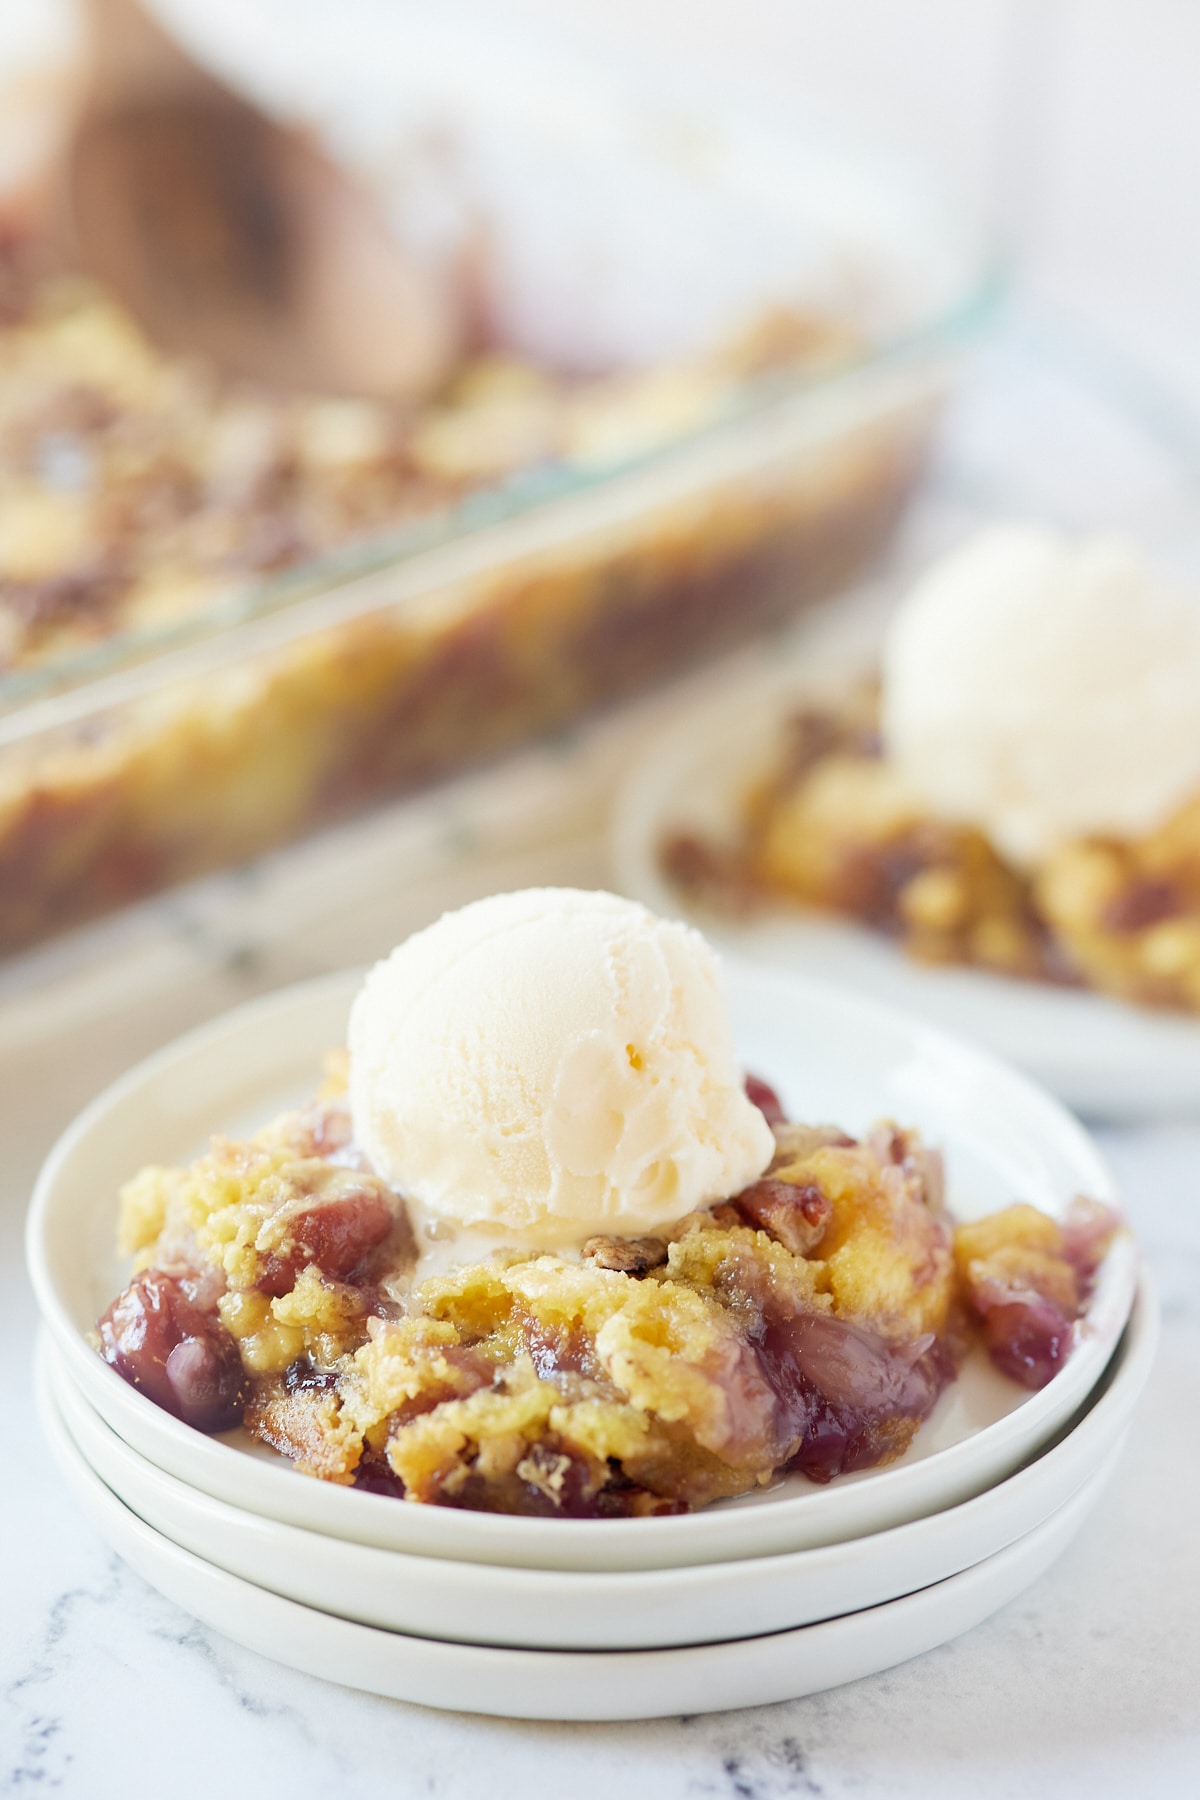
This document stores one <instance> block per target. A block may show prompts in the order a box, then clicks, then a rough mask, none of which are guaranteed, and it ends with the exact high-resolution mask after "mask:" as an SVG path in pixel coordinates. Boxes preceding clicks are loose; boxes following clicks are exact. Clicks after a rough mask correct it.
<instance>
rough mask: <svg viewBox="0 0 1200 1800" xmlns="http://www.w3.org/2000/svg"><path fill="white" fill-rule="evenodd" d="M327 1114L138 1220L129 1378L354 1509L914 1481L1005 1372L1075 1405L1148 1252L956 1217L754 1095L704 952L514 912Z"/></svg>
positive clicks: (658, 928) (165, 1184) (827, 1131)
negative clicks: (937, 1427) (937, 1423)
mask: <svg viewBox="0 0 1200 1800" xmlns="http://www.w3.org/2000/svg"><path fill="white" fill-rule="evenodd" d="M349 1043H350V1052H349V1057H348V1058H347V1056H346V1055H345V1054H344V1053H338V1054H336V1055H334V1056H333V1057H332V1058H331V1061H330V1068H329V1072H328V1077H327V1080H326V1083H325V1086H324V1087H323V1089H322V1090H321V1092H320V1094H319V1095H318V1097H317V1098H316V1099H315V1100H314V1101H313V1102H312V1103H311V1104H310V1105H308V1106H306V1107H303V1108H301V1109H300V1110H299V1111H297V1112H294V1113H291V1114H288V1115H287V1116H285V1117H283V1118H281V1119H278V1120H276V1121H275V1122H274V1123H273V1124H271V1125H269V1126H267V1127H266V1128H265V1129H263V1130H262V1131H260V1132H258V1133H257V1134H256V1135H255V1136H253V1137H252V1138H249V1139H245V1140H238V1141H231V1140H227V1139H217V1140H214V1142H213V1145H212V1147H211V1149H210V1150H209V1151H208V1153H207V1154H206V1155H204V1156H202V1157H200V1158H199V1159H198V1160H197V1161H196V1162H194V1163H193V1164H192V1165H190V1166H189V1167H186V1168H174V1169H164V1168H148V1169H144V1170H143V1171H142V1172H141V1173H140V1174H138V1175H136V1176H135V1177H134V1178H133V1180H132V1181H130V1183H129V1184H128V1185H127V1187H126V1188H125V1190H124V1192H123V1194H122V1196H121V1228H120V1229H121V1247H122V1250H123V1252H124V1253H126V1254H128V1255H131V1256H132V1257H133V1259H134V1273H133V1276H132V1279H131V1281H130V1283H129V1285H128V1287H127V1288H126V1289H125V1291H124V1292H123V1293H122V1294H121V1295H120V1296H119V1297H118V1298H117V1299H116V1300H115V1301H114V1302H113V1304H112V1305H111V1306H110V1307H109V1309H108V1311H107V1312H106V1313H105V1314H104V1315H103V1317H102V1318H101V1319H100V1321H99V1324H98V1327H97V1336H96V1345H97V1348H98V1350H99V1353H100V1354H101V1355H102V1356H103V1357H104V1358H105V1360H106V1361H107V1362H109V1363H110V1364H111V1365H112V1367H113V1368H115V1369H116V1370H117V1371H118V1372H119V1373H120V1374H121V1375H122V1376H123V1377H124V1378H125V1379H126V1380H127V1381H129V1382H130V1383H132V1384H133V1385H134V1386H135V1387H137V1388H139V1389H140V1390H141V1391H142V1392H143V1393H144V1394H146V1395H147V1397H148V1398H149V1399H151V1400H153V1401H154V1402H155V1403H157V1404H158V1405H160V1406H162V1407H164V1408H166V1409H167V1410H168V1411H169V1412H171V1413H173V1414H175V1415H176V1416H177V1417H178V1418H180V1419H182V1420H184V1421H185V1422H186V1423H188V1424H191V1425H194V1426H196V1427H198V1428H199V1429H201V1430H205V1431H222V1430H225V1429H228V1428H230V1427H233V1426H236V1425H238V1424H243V1425H244V1426H245V1427H246V1429H247V1430H248V1431H249V1432H250V1433H251V1434H252V1435H253V1436H255V1437H257V1438H258V1439H260V1440H262V1441H263V1442H264V1443H266V1444H269V1445H271V1446H272V1447H274V1448H275V1449H276V1450H278V1451H280V1452H282V1453H283V1454H284V1455H285V1456H287V1457H289V1458H291V1459H292V1460H293V1461H294V1462H295V1464H296V1466H297V1467H298V1468H299V1469H301V1470H303V1471H304V1472H306V1473H308V1474H310V1475H314V1476H319V1477H321V1478H323V1479H325V1480H329V1481H334V1482H338V1483H342V1484H344V1485H352V1486H358V1487H363V1488H367V1489H369V1490H371V1491H373V1492H378V1493H384V1494H392V1495H395V1496H397V1497H398V1498H403V1499H405V1500H407V1501H410V1502H421V1503H426V1504H436V1505H442V1506H452V1507H469V1508H477V1509H484V1510H491V1511H498V1512H508V1513H529V1514H534V1515H542V1516H546V1517H622V1516H631V1515H645V1514H655V1513H664V1512H679V1511H687V1510H690V1509H693V1508H696V1507H700V1506H703V1505H705V1504H707V1503H709V1502H711V1501H714V1500H718V1499H723V1498H728V1497H731V1496H734V1495H738V1494H743V1493H746V1492H749V1491H751V1490H753V1489H756V1488H760V1487H762V1486H764V1485H767V1484H769V1483H771V1482H773V1481H774V1480H775V1479H776V1478H778V1477H779V1476H781V1475H782V1474H783V1473H785V1472H789V1471H796V1472H799V1473H802V1474H803V1475H805V1476H807V1477H809V1478H810V1479H811V1480H813V1481H817V1482H827V1481H829V1480H830V1479H831V1478H833V1477H835V1476H838V1475H841V1474H844V1473H847V1472H850V1471H853V1470H858V1469H865V1468H869V1467H871V1466H874V1465H877V1464H881V1463H886V1462H888V1461H890V1460H892V1459H893V1458H895V1457H897V1456H899V1455H900V1454H902V1453H903V1451H904V1450H905V1449H906V1448H907V1447H908V1445H909V1444H910V1443H911V1442H912V1440H913V1437H914V1435H915V1433H916V1432H917V1431H918V1429H919V1427H920V1425H921V1423H922V1421H923V1420H924V1419H925V1418H926V1417H927V1416H928V1415H929V1413H930V1412H931V1410H932V1409H933V1407H934V1405H935V1404H936V1402H937V1400H938V1398H939V1396H940V1395H941V1394H942V1392H943V1391H944V1389H945V1388H946V1387H947V1386H948V1385H949V1384H950V1383H952V1382H953V1381H954V1380H955V1377H956V1373H957V1371H958V1370H959V1368H960V1366H961V1365H962V1362H963V1360H964V1358H965V1357H966V1356H967V1355H968V1354H969V1352H970V1351H971V1349H972V1346H974V1345H977V1344H983V1345H985V1346H986V1349H987V1352H988V1354H989V1355H990V1356H991V1358H992V1361H993V1362H994V1363H995V1364H996V1366H997V1367H998V1368H999V1369H1001V1370H1002V1371H1003V1372H1004V1374H1005V1375H1007V1376H1009V1377H1011V1378H1012V1379H1013V1380H1014V1381H1016V1382H1019V1383H1021V1384H1022V1385H1023V1386H1025V1387H1026V1388H1039V1387H1042V1386H1044V1385H1045V1384H1046V1383H1047V1382H1049V1381H1050V1380H1051V1379H1052V1378H1053V1376H1054V1375H1055V1372H1056V1370H1057V1369H1058V1368H1059V1367H1060V1366H1061V1365H1062V1363H1063V1361H1064V1359H1065V1358H1066V1357H1067V1356H1068V1355H1069V1353H1070V1351H1071V1348H1072V1345H1073V1343H1074V1341H1075V1332H1076V1321H1077V1320H1078V1319H1079V1317H1080V1315H1081V1312H1082V1310H1083V1308H1084V1306H1085V1304H1086V1301H1087V1298H1088V1295H1089V1293H1090V1290H1091V1285H1092V1281H1093V1278H1094V1275H1095V1272H1096V1270H1097V1268H1098V1266H1099V1264H1100V1261H1101V1259H1102V1257H1103V1255H1104V1252H1105V1250H1106V1248H1107V1246H1108V1243H1109V1241H1110V1240H1111V1238H1112V1236H1113V1234H1114V1232H1115V1230H1116V1229H1117V1224H1118V1221H1117V1219H1116V1216H1115V1215H1114V1214H1113V1213H1112V1212H1111V1210H1109V1209H1107V1208H1104V1207H1102V1206H1099V1205H1097V1204H1093V1203H1090V1202H1088V1201H1086V1200H1083V1199H1080V1200H1077V1201H1076V1202H1074V1203H1073V1205H1072V1206H1071V1207H1070V1209H1069V1210H1068V1212H1067V1213H1066V1215H1065V1217H1064V1218H1063V1220H1062V1221H1061V1222H1060V1221H1056V1220H1054V1219H1051V1218H1049V1217H1048V1216H1046V1215H1045V1214H1044V1213H1042V1212H1039V1211H1038V1210H1037V1209H1035V1208H1034V1207H1032V1206H1028V1205H1022V1204H1016V1205H1013V1206H1011V1207H1008V1208H1007V1209H1005V1210H1003V1211H1000V1212H997V1213H995V1214H992V1215H991V1216H988V1217H986V1218H983V1219H981V1220H979V1221H977V1222H975V1223H972V1224H964V1225H957V1226H956V1224H955V1222H954V1220H953V1218H952V1217H951V1216H950V1214H949V1213H948V1211H947V1209H946V1205H945V1199H944V1194H943V1177H942V1169H941V1162H940V1158H939V1156H938V1154H937V1152H936V1150H934V1149H932V1148H930V1147H928V1146H926V1145H924V1144H922V1142H921V1141H920V1139H919V1137H918V1135H917V1133H916V1132H914V1131H912V1130H907V1129H904V1128H903V1127H901V1126H898V1125H896V1124H893V1123H891V1122H882V1123H880V1124H879V1125H878V1126H876V1127H875V1128H873V1129H872V1130H871V1131H869V1132H868V1133H867V1134H866V1135H865V1136H864V1137H862V1138H860V1139H855V1138H853V1137H851V1136H850V1135H848V1134H847V1133H845V1132H843V1131H841V1130H839V1129H837V1128H836V1126H829V1125H819V1124H818V1125H807V1124H797V1123H795V1122H794V1121H791V1120H789V1119H787V1118H786V1117H785V1116H784V1112H783V1108H782V1106H781V1105H780V1102H779V1100H778V1098H777V1097H776V1095H775V1093H774V1092H773V1091H772V1089H771V1088H770V1087H769V1086H768V1085H766V1084H765V1083H764V1082H763V1081H761V1080H759V1079H757V1078H753V1077H751V1078H748V1079H746V1080H745V1082H744V1083H743V1080H742V1077H741V1074H740V1071H739V1070H738V1068H737V1065H736V1061H735V1059H734V1055H733V1046H732V1038H731V1034H730V1029H729V1025H728V1020H727V1018H726V1017H725V1014H724V1010H723V1003H722V999H721V991H720V986H719V979H718V974H717V969H716V964H715V959H714V958H713V956H712V953H711V952H710V951H709V950H708V948H707V946H706V945H705V943H704V941H703V939H702V938H700V937H699V935H698V934H697V933H695V932H693V931H691V930H690V929H689V928H687V927H686V926H683V925H679V924H674V923H667V922H665V921H661V920H657V919H655V918H654V917H653V915H651V914H649V913H648V912H646V911H645V909H644V908H641V907H638V906H635V905H633V904H632V903H630V902H625V901H620V900H616V899H614V898H613V897H612V896H608V895H584V894H576V893H573V892H570V891H549V892H534V893H530V894H517V895H509V896H501V897H500V898H498V899H496V900H492V901H485V902H480V903H477V904H476V905H475V906H472V907H468V908H466V909H464V910H463V911H462V912H461V913H458V914H452V915H448V916H447V918H445V919H443V920H442V921H441V922H440V923H439V924H438V925H436V926H434V927H431V928H430V929H429V930H428V931H425V932H422V933H419V934H418V935H417V936H416V937H415V938H412V939H410V940H408V942H407V943H406V944H404V945H402V946H401V947H400V949H399V950H398V951H396V952H395V953H394V955H393V957H392V958H391V959H390V960H389V961H388V962H387V963H384V964H381V965H379V967H378V968H377V969H376V970H375V971H374V972H373V973H372V975H371V977H370V978H369V980H368V982H367V985H366V987H365V988H364V990H363V992H362V994H361V995H360V998H359V1000H358V1002H357V1003H356V1006H355V1008H354V1012H353V1014H352V1017H351V1025H350V1034H349Z"/></svg>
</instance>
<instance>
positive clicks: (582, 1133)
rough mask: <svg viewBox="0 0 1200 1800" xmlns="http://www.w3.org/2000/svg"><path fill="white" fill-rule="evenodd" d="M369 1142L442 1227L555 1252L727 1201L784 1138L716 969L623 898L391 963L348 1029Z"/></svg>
mask: <svg viewBox="0 0 1200 1800" xmlns="http://www.w3.org/2000/svg"><path fill="white" fill-rule="evenodd" d="M349 1045H350V1101H351V1111H352V1115H353V1121H354V1130H355V1136H356V1138H357V1140H358V1142H359V1143H360V1144H361V1145H362V1147H363V1148H364V1150H365V1151H366V1153H367V1155H368V1156H369V1157H370V1159H371V1161H372V1163H373V1164H374V1166H375V1168H376V1169H377V1170H378V1171H379V1173H380V1174H381V1175H383V1176H384V1178H385V1179H386V1180H387V1181H389V1182H390V1183H391V1184H392V1186H393V1187H395V1188H396V1189H397V1191H398V1192H400V1193H401V1194H403V1195H404V1196H405V1197H406V1198H407V1199H409V1200H410V1201H412V1202H415V1203H416V1207H417V1209H418V1210H419V1211H420V1212H423V1213H424V1214H425V1215H426V1216H427V1217H429V1218H432V1219H434V1220H442V1221H446V1222H447V1223H448V1224H450V1225H452V1226H456V1227H479V1228H486V1229H487V1230H488V1231H490V1233H491V1234H492V1235H493V1236H494V1235H495V1234H496V1233H497V1232H499V1233H500V1234H502V1235H503V1236H506V1237H508V1238H510V1239H511V1241H512V1242H514V1243H519V1244H522V1245H529V1246H535V1247H537V1248H538V1249H555V1248H561V1247H565V1246H569V1245H572V1244H577V1243H579V1242H581V1241H582V1240H583V1239H584V1238H586V1237H588V1236H590V1235H592V1234H593V1233H596V1232H607V1233H612V1234H616V1235H624V1236H637V1235H640V1234H643V1233H646V1232H651V1231H654V1230H657V1229H660V1228H661V1227H662V1226H664V1225H666V1224H668V1223H670V1222H671V1221H672V1220H674V1219H677V1218H680V1217H681V1216H682V1215H683V1214H684V1213H687V1212H689V1211H692V1210H694V1209H695V1208H696V1207H698V1206H703V1205H706V1204H710V1203H712V1202H714V1201H717V1200H720V1199H724V1198H727V1197H728V1196H729V1195H731V1194H734V1193H737V1192H738V1191H739V1190H740V1189H741V1188H743V1187H745V1186H747V1185H748V1184H749V1183H750V1182H752V1181H754V1180H756V1179H757V1177H758V1176H759V1175H760V1174H761V1173H762V1171H763V1170H764V1169H765V1167H766V1165H767V1163H768V1162H769V1160H770V1158H771V1155H772V1152H773V1150H774V1139H773V1137H772V1134H771V1131H770V1128H769V1127H768V1125H767V1123H766V1121H765V1119H764V1118H763V1115H762V1113H761V1112H760V1111H759V1110H758V1108H757V1107H756V1106H754V1105H752V1104H751V1102H750V1101H749V1100H748V1099H747V1098H746V1095H745V1092H744V1089H743V1085H742V1076H741V1072H740V1070H739V1068H738V1065H737V1061H736V1057H735V1054H734V1048H733V1037H732V1029H731V1026H730V1023H729V1019H728V1015H727V1013H726V1008H725V999H724V994H723V991H722V986H721V979H720V969H719V965H718V963H717V959H716V957H715V955H714V954H713V952H712V951H711V950H710V948H709V947H708V945H707V944H706V943H705V941H704V939H703V938H702V937H701V936H700V934H699V933H698V932H696V931H693V930H692V929H691V928H690V927H688V926H685V925H682V924H677V923H675V922H673V921H669V920H665V919H659V918H656V917H655V916H654V914H652V913H650V912H649V911H647V909H646V908H645V907H643V906H639V905H637V904H635V903H634V902H632V901H628V900H622V899H619V898H618V897H617V896H615V895H613V894H605V893H584V892H580V891H577V890H574V889H569V888H547V889H531V890H527V891H525V892H521V893H515V894H500V895H496V896H493V897H492V898H490V899H487V900H481V901H477V902H476V903H475V904H474V905H471V906H467V907H464V908H463V909H462V910H461V911H459V912H454V913H448V914H446V915H445V916H444V917H443V918H442V919H440V920H439V921H438V922H437V924H435V925H432V926H430V927H429V928H428V929H427V930H425V931H421V932H418V933H417V934H416V935H415V936H413V937H411V938H409V939H408V940H407V941H406V942H405V943H403V944H401V945H400V946H399V948H398V949H396V950H394V951H393V952H392V954H391V956H390V957H389V958H388V959H387V960H386V961H384V962H381V963H379V964H377V965H376V967H375V968H374V969H373V970H372V971H371V973H370V975H369V976H368V977H367V980H366V983H365V985H364V987H363V989H362V991H361V993H360V994H359V996H358V998H357V1000H356V1002H355V1004H354V1008H353V1011H352V1014H351V1019H350V1031H349Z"/></svg>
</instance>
